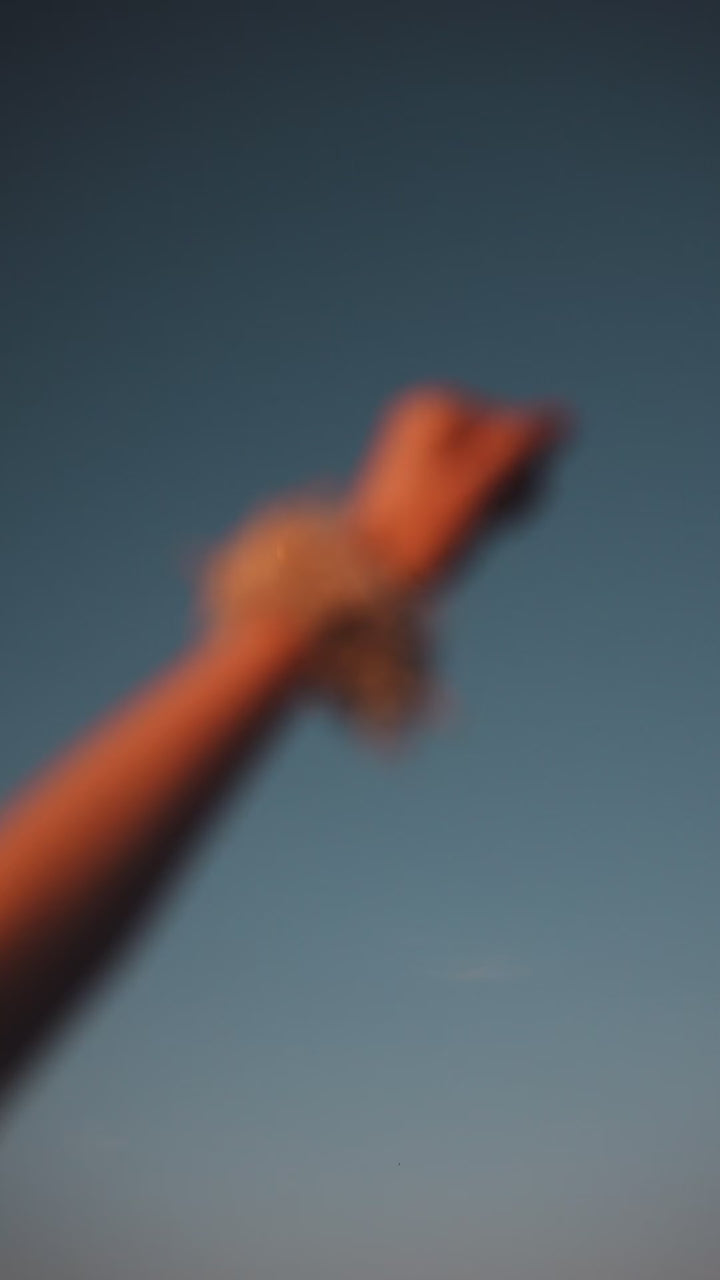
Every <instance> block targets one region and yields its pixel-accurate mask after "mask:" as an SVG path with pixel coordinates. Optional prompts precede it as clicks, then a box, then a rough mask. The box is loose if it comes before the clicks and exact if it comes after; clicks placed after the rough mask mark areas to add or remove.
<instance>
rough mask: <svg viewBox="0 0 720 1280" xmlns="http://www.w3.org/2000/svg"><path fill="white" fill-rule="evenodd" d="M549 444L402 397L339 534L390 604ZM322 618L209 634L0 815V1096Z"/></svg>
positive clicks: (142, 898)
mask: <svg viewBox="0 0 720 1280" xmlns="http://www.w3.org/2000/svg"><path fill="white" fill-rule="evenodd" d="M561 431H562V424H561V419H560V418H559V416H558V415H557V414H556V413H552V412H547V411H544V412H540V411H509V410H504V409H501V408H499V407H495V406H487V405H484V404H479V403H477V402H475V401H470V400H468V399H467V398H465V397H460V396H457V395H456V394H454V393H450V392H445V391H430V392H422V393H416V394H414V395H413V396H412V397H410V398H407V399H405V400H404V401H401V402H400V403H399V404H398V405H397V406H395V407H394V408H393V409H392V410H391V412H390V414H389V415H388V417H387V418H386V419H384V420H383V422H381V426H380V431H379V432H378V435H377V439H376V442H375V445H374V447H373V449H371V451H370V455H369V458H368V461H367V464H366V465H365V466H364V468H362V469H361V471H360V474H359V477H358V479H357V481H356V483H355V484H354V486H353V487H352V488H351V490H350V492H349V494H348V496H347V498H346V500H345V503H344V506H343V512H344V514H343V520H344V522H345V527H346V528H347V530H348V532H349V534H350V535H351V538H352V539H354V540H355V541H356V542H357V545H358V547H363V548H365V549H366V552H367V555H368V556H369V557H370V559H371V560H373V559H374V560H375V561H376V563H377V564H378V566H379V567H380V568H381V570H382V574H383V575H384V576H385V577H386V579H387V580H388V581H390V582H393V583H395V584H396V586H397V589H398V590H399V591H403V590H406V589H408V588H412V589H416V588H420V587H425V586H426V585H428V584H429V583H431V582H433V581H434V580H435V579H436V578H437V577H438V576H439V575H440V574H441V573H442V572H443V571H445V570H446V569H447V567H448V565H449V564H450V562H451V561H452V559H453V557H454V556H455V555H456V554H457V552H458V551H459V550H461V549H462V548H463V547H464V546H465V545H466V544H467V542H468V540H469V538H470V537H471V536H472V534H473V533H474V532H475V530H476V529H477V528H478V527H479V526H480V525H481V524H482V523H488V522H489V519H490V517H491V515H492V514H493V513H494V512H495V511H496V509H497V505H498V503H499V501H500V500H501V499H502V498H504V497H505V496H506V494H507V491H508V489H509V488H510V487H512V485H513V484H514V483H515V482H516V481H517V480H518V479H521V478H522V477H523V476H524V475H525V473H527V472H528V471H531V470H533V469H534V468H535V467H536V465H537V464H538V463H540V462H541V461H542V460H543V459H544V457H545V455H546V453H547V452H548V450H549V449H550V448H551V447H552V446H553V445H554V444H555V443H556V442H557V441H558V440H559V438H560V434H561ZM230 563H231V565H232V563H233V561H232V556H231V560H230ZM323 569H324V566H323V565H322V564H318V565H317V571H318V577H319V578H321V577H322V574H323ZM231 594H232V593H231ZM331 620H332V619H331ZM230 621H231V622H233V620H232V619H230ZM323 621H324V622H325V623H327V621H328V617H325V618H324V619H322V618H321V619H318V618H315V619H314V620H308V619H304V620H303V618H302V616H301V615H300V614H298V613H296V612H293V610H292V609H287V610H283V609H281V608H280V609H275V610H273V609H267V608H260V609H256V610H254V611H251V613H250V614H249V615H248V616H246V617H245V619H244V620H243V621H242V622H241V623H239V624H238V623H237V622H233V625H231V626H229V627H227V628H220V630H219V631H218V632H217V633H215V635H214V636H213V637H212V638H210V639H208V640H207V641H205V642H204V643H202V644H200V645H199V646H198V647H197V648H195V649H194V650H193V651H192V652H190V653H189V654H187V655H186V656H184V657H182V658H181V659H180V660H179V662H177V663H176V665H175V666H174V667H173V668H171V669H170V670H169V671H168V672H166V673H165V674H162V675H161V676H160V677H159V678H158V679H156V680H155V681H154V682H153V683H152V684H150V685H149V686H148V687H147V689H145V690H144V691H142V692H141V693H140V694H138V695H137V696H136V697H135V698H134V699H133V700H131V701H130V702H129V703H128V704H126V705H125V706H124V707H123V708H121V709H120V710H119V711H118V712H117V713H116V714H115V715H113V716H111V717H110V718H109V719H107V720H106V721H105V722H103V723H102V724H101V725H100V726H99V727H98V728H97V729H96V730H95V731H94V732H92V733H91V734H89V735H88V736H87V737H86V738H85V739H84V740H83V741H82V742H81V743H80V744H79V745H78V746H76V747H75V748H74V749H72V750H71V751H69V752H68V753H67V754H66V755H65V756H63V757H62V758H61V759H60V760H59V762H58V763H57V764H55V765H54V766H53V767H51V768H50V769H49V770H48V771H47V772H46V773H45V774H44V775H43V776H42V777H40V778H39V779H38V780H37V781H36V782H34V783H32V784H31V785H30V786H28V787H27V788H26V790H25V791H24V792H23V793H22V794H21V795H20V796H19V797H18V798H17V799H16V800H15V801H14V802H12V803H11V804H10V805H9V806H8V807H7V809H6V811H5V813H4V815H0V1088H2V1085H3V1083H6V1082H8V1081H9V1080H10V1079H11V1077H12V1076H13V1075H14V1074H16V1073H17V1071H18V1069H19V1068H20V1067H21V1066H22V1065H23V1063H24V1061H25V1059H26V1057H27V1055H28V1054H29V1052H30V1050H31V1049H33V1048H34V1047H35V1045H36V1043H37V1042H38V1041H39V1040H40V1039H41V1038H42V1037H43V1036H44V1035H46V1033H47V1032H48V1030H50V1029H51V1028H52V1027H53V1025H54V1023H55V1021H56V1020H57V1019H58V1017H59V1015H60V1014H62V1013H63V1012H64V1011H65V1009H66V1008H67V1006H68V1005H69V1004H71V1003H72V1001H73V1000H74V999H75V998H76V997H77V996H78V995H79V994H80V993H81V992H82V991H83V989H84V988H85V987H86V986H87V985H88V984H89V983H90V981H91V980H92V979H93V978H94V977H95V976H96V975H97V973H98V972H100V971H101V969H102V967H103V965H104V963H105V962H106V960H107V959H108V958H109V957H110V956H111V955H112V953H113V952H114V950H115V948H116V946H117V944H118V943H119V942H120V941H121V940H122V939H123V938H124V936H125V935H126V934H127V933H128V932H129V930H130V928H131V926H132V925H133V924H134V923H136V922H137V921H138V920H139V919H140V917H141V914H142V912H143V910H144V909H146V908H147V907H148V906H149V905H150V904H151V903H152V902H153V900H154V898H155V896H156V895H157V892H158V891H159V889H160V888H161V887H162V886H163V884H164V883H165V881H166V880H167V879H168V877H169V876H170V874H171V873H172V871H173V870H174V869H175V868H177V866H178V865H179V863H180V859H181V855H182V853H183V850H184V848H185V847H186V844H187V840H188V837H189V836H190V835H191V834H192V831H193V830H194V828H195V827H196V826H197V825H198V824H199V822H200V821H201V819H202V818H203V817H204V816H205V815H206V813H207V812H208V810H209V809H210V807H211V805H212V804H213V803H214V802H215V801H216V799H217V798H218V795H219V794H220V792H221V791H222V789H223V787H224V786H225V785H226V784H227V782H228V781H229V779H230V778H231V776H233V775H234V773H235V772H236V771H237V769H238V767H239V766H240V765H241V764H243V763H244V761H245V760H246V759H247V757H248V756H249V755H250V754H251V753H252V751H253V749H254V748H255V747H257V746H258V745H259V744H260V741H261V740H262V739H263V738H264V737H265V736H266V734H267V733H268V731H269V730H270V729H271V728H272V727H273V725H274V724H275V723H276V721H277V720H278V719H279V718H280V716H281V714H282V712H283V711H284V710H285V709H287V707H288V706H289V705H290V703H291V701H292V699H293V695H294V693H295V692H296V691H297V689H298V688H299V687H300V684H301V682H302V678H303V675H304V672H305V671H306V669H307V663H308V660H309V659H310V658H312V657H313V655H317V653H318V652H319V653H321V654H322V649H320V648H319V647H318V641H319V640H321V638H322V634H321V631H320V630H319V623H320V622H323Z"/></svg>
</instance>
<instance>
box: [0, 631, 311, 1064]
mask: <svg viewBox="0 0 720 1280" xmlns="http://www.w3.org/2000/svg"><path fill="white" fill-rule="evenodd" d="M305 645H306V641H305V639H304V637H303V633H302V631H301V630H300V628H299V627H295V626H294V625H293V624H292V623H291V622H290V620H289V619H282V620H280V619H273V618H272V617H269V616H268V617H258V618H256V619H252V620H249V621H248V623H247V625H246V626H245V627H243V628H242V630H240V631H239V632H238V634H237V635H232V636H231V637H229V638H227V639H223V640H219V639H212V640H209V641H207V642H205V643H204V644H202V645H199V646H198V647H197V648H196V649H194V650H192V651H191V652H190V653H189V654H187V655H186V656H184V657H182V658H181V659H180V661H178V662H177V663H176V664H175V665H174V667H172V668H171V669H170V670H169V671H168V672H167V673H165V674H163V675H162V676H161V677H160V678H158V679H157V680H156V681H155V682H154V683H152V684H150V685H149V686H148V687H147V688H146V689H145V690H143V691H141V692H140V694H138V695H137V696H135V697H134V698H133V699H132V701H130V702H129V703H128V704H127V705H126V706H125V707H122V708H121V709H120V710H119V711H118V712H116V713H115V714H114V715H113V716H111V717H110V718H108V719H107V720H106V721H104V722H103V723H102V724H100V725H99V726H98V727H97V728H96V729H95V731H94V732H91V733H89V734H88V735H87V736H86V737H85V738H84V739H83V740H82V741H81V742H80V744H79V745H78V746H77V747H75V748H74V749H73V750H71V752H70V753H69V754H66V755H65V756H64V757H63V758H62V759H61V761H60V762H59V763H58V764H57V765H56V766H55V767H53V768H51V769H50V770H49V771H48V772H47V773H46V774H45V775H43V776H41V777H40V778H38V780H37V781H35V782H33V783H32V784H31V785H30V786H28V787H27V788H26V789H25V791H24V792H23V793H22V794H21V795H20V796H19V797H18V799H17V800H16V801H15V802H14V803H13V804H12V806H11V807H10V809H9V810H8V811H7V812H6V814H5V816H4V818H3V820H2V821H0V1077H1V1076H2V1075H4V1074H6V1073H8V1072H11V1071H12V1070H13V1068H14V1067H15V1066H16V1065H17V1064H18V1062H19V1060H20V1059H21V1058H22V1057H23V1056H24V1053H25V1051H26V1050H27V1049H28V1048H29V1046H30V1044H32V1043H33V1042H34V1040H35V1038H36V1037H37V1035H38V1034H39V1032H40V1031H42V1030H45V1029H46V1028H47V1026H49V1025H50V1023H51V1022H52V1020H53V1017H54V1014H55V1013H56V1012H58V1011H59V1010H60V1008H61V1007H64V1006H65V1005H66V1004H67V1002H68V1001H69V1000H70V999H71V998H72V996H73V995H74V993H75V991H76V990H77V991H78V992H79V990H80V988H81V987H82V986H83V985H85V983H86V981H87V980H88V979H89V978H90V976H91V975H92V973H93V971H94V970H95V969H96V968H98V967H99V966H100V965H101V963H102V961H103V960H104V959H105V958H106V957H107V956H108V955H109V954H110V953H111V952H112V950H113V944H114V943H116V942H117V941H119V939H120V936H121V935H122V934H124V932H125V931H126V930H127V928H128V926H129V925H130V924H132V922H133V921H134V919H135V918H136V917H137V916H138V915H139V914H140V912H141V909H142V908H143V906H144V905H146V904H147V903H148V902H149V901H150V900H151V899H152V897H153V896H154V893H153V891H154V890H156V889H157V888H158V887H159V886H160V885H161V884H162V883H163V882H164V881H165V880H166V878H167V876H168V875H169V873H170V872H171V871H172V869H173V867H174V866H175V865H176V864H177V862H178V859H179V855H180V853H181V851H182V849H183V847H184V844H185V841H186V838H187V836H188V834H189V831H190V829H192V828H194V826H195V825H196V824H197V823H198V822H199V821H200V819H201V818H202V816H203V814H204V813H205V810H206V809H207V808H208V806H209V805H210V803H211V802H212V801H213V800H214V799H215V798H216V797H217V794H218V792H219V790H220V789H221V788H222V785H223V783H224V782H225V781H226V780H227V779H228V777H229V775H230V773H231V771H233V770H234V769H235V767H236V766H237V764H238V761H239V758H240V757H244V756H245V754H246V753H248V752H250V751H251V750H252V748H253V747H254V746H256V745H257V744H258V742H259V740H260V738H261V737H262V735H263V731H266V730H267V729H268V728H269V727H270V726H271V725H272V723H273V722H274V721H275V719H276V718H277V717H278V716H279V715H280V714H281V713H282V710H283V708H285V707H286V706H287V705H288V704H289V701H290V698H291V695H292V693H293V690H294V687H295V685H296V682H297V678H298V674H299V671H300V668H301V665H302V661H303V657H304V652H305Z"/></svg>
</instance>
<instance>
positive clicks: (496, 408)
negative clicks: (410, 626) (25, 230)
mask: <svg viewBox="0 0 720 1280" xmlns="http://www.w3.org/2000/svg"><path fill="white" fill-rule="evenodd" d="M568 428H569V415H568V414H567V412H566V411H565V410H563V409H561V408H556V407H552V406H547V407H543V406H539V407H528V408H520V407H507V406H503V405H498V404H494V403H492V402H487V401H483V400H480V399H473V398H472V397H469V396H464V395H462V394H458V393H457V392H454V391H450V390H445V389H442V388H421V389H419V390H417V391H414V392H411V393H409V394H406V395H405V396H403V397H402V398H401V399H400V400H399V401H397V402H396V403H395V404H394V405H391V406H390V408H389V410H388V411H387V412H386V414H385V416H384V417H383V418H382V419H381V421H380V426H379V430H378V434H377V437H376V440H375V443H374V445H373V446H372V447H371V449H370V453H369V457H368V461H367V463H366V464H365V466H364V467H363V468H362V469H361V472H360V476H359V478H358V480H357V482H356V484H355V486H354V487H353V490H352V492H351V495H350V501H349V510H350V516H351V520H352V522H353V524H354V526H355V527H356V528H357V529H358V530H359V531H360V532H361V534H362V535H363V537H365V538H366V539H369V540H370V541H371V542H372V543H373V545H374V546H375V547H376V548H377V549H378V550H379V551H380V553H381V554H382V556H383V559H384V562H385V564H386V567H387V568H388V569H389V570H390V571H391V572H392V573H393V574H394V575H395V576H397V577H398V578H400V579H401V580H402V581H404V582H411V583H416V584H418V585H424V584H426V583H430V582H432V581H433V580H434V579H435V578H436V577H437V576H438V575H440V574H441V573H442V572H443V571H444V570H446V569H447V568H448V566H449V565H450V563H451V562H452V561H453V560H454V559H455V558H456V557H457V556H458V555H459V554H460V553H461V552H462V551H464V550H465V549H466V547H467V545H468V543H469V542H470V541H471V539H472V536H473V535H474V534H475V533H476V532H478V530H479V529H480V528H481V527H482V526H483V525H485V524H487V523H488V522H489V521H490V520H491V519H492V518H493V517H495V516H497V515H498V514H499V512H500V511H501V510H502V508H503V507H504V506H505V505H506V504H507V503H509V501H510V499H511V498H512V497H513V495H514V494H515V493H517V492H518V491H519V489H520V488H521V487H523V486H524V485H525V484H526V482H527V481H530V480H532V479H533V477H534V475H535V473H536V472H537V471H538V469H539V467H540V466H541V464H542V463H543V462H544V461H545V459H546V457H547V456H548V454H549V453H550V452H551V451H552V450H553V449H554V448H556V447H557V446H558V445H559V444H560V443H561V442H562V441H563V440H564V438H565V437H566V435H567V433H568Z"/></svg>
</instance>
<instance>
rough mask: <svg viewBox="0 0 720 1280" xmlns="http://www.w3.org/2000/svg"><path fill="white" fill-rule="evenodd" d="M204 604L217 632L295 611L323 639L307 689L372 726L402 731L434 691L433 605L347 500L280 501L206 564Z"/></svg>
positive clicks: (310, 663)
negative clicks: (406, 582)
mask: <svg viewBox="0 0 720 1280" xmlns="http://www.w3.org/2000/svg"><path fill="white" fill-rule="evenodd" d="M201 605H202V609H203V613H204V616H205V619H206V621H207V622H208V623H209V625H210V627H211V628H213V629H227V628H230V627H235V626H237V625H241V624H242V621H243V619H244V618H247V617H248V616H250V615H252V614H253V613H254V612H256V611H258V610H262V611H271V612H273V613H281V614H286V615H289V616H291V617H293V618H295V619H296V620H298V621H300V623H301V624H302V625H303V626H305V627H307V629H308V631H309V633H310V634H311V635H313V636H314V640H313V642H312V645H311V647H310V651H309V656H308V659H307V662H306V667H305V673H304V674H305V682H306V684H307V686H308V687H309V688H310V689H312V690H314V691H315V692H319V693H321V694H322V695H324V696H325V697H327V698H329V699H330V700H331V702H333V703H334V704H335V705H336V706H337V707H339V708H340V709H341V710H343V711H344V712H346V713H347V714H349V715H351V716H352V717H353V718H355V719H357V720H358V721H359V722H360V723H362V724H364V725H365V726H366V727H368V728H370V729H373V730H376V731H380V732H393V731H396V730H398V729H402V728H404V727H405V726H406V725H407V724H408V723H410V722H411V721H413V720H415V719H417V718H418V716H419V715H421V714H422V713H423V711H424V710H425V709H426V707H427V706H428V704H429V702H430V700H431V694H432V692H433V681H432V679H431V666H432V662H431V645H430V640H429V636H428V633H427V626H426V618H425V613H424V610H423V602H422V600H421V599H420V597H419V596H418V594H417V592H412V591H410V590H407V589H405V588H404V587H403V586H402V585H401V584H399V583H397V582H395V581H393V580H392V578H391V577H390V576H389V575H388V574H387V573H386V572H385V571H384V569H383V566H382V564H381V563H380V560H379V558H378V556H377V554H376V553H374V552H373V550H372V549H371V548H370V547H368V546H366V545H365V543H364V542H363V540H362V538H361V537H360V536H359V535H358V534H356V533H355V532H354V530H353V528H352V527H351V525H350V522H349V521H348V519H347V517H346V516H345V514H344V510H343V507H342V504H341V503H340V502H333V501H330V500H325V501H323V500H320V499H314V500H313V499H306V500H302V499H297V500H289V501H287V502H285V503H278V504H276V505H274V506H272V507H269V508H268V509H266V510H265V511H263V512H261V513H260V514H259V515H258V516H256V517H254V518H252V519H251V520H249V521H248V522H247V524H245V525H243V527H242V528H241V529H240V530H239V531H238V532H237V533H236V534H235V535H234V536H232V537H231V538H230V539H229V540H228V541H227V543H225V544H224V545H222V546H220V547H219V548H218V549H217V550H216V551H215V552H213V553H212V554H211V555H210V557H209V559H208V560H207V561H206V564H205V569H204V573H203V578H202V583H201Z"/></svg>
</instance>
